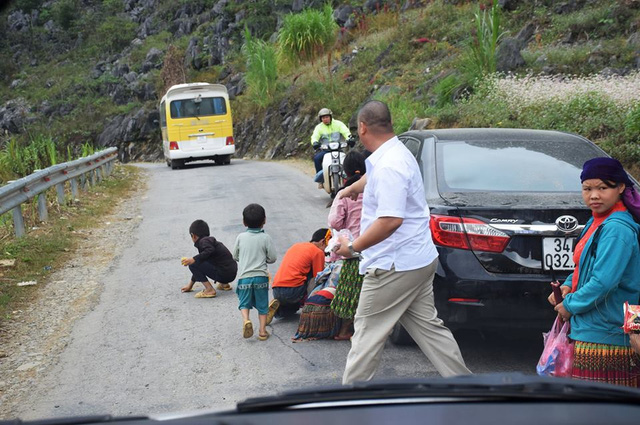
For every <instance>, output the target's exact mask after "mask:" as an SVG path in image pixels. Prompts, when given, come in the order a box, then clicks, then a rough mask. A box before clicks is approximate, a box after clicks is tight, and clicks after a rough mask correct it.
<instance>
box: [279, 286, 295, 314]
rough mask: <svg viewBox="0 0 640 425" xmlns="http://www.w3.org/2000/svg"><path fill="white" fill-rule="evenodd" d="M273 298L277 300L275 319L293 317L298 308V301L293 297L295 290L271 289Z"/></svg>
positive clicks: (284, 288) (285, 288)
mask: <svg viewBox="0 0 640 425" xmlns="http://www.w3.org/2000/svg"><path fill="white" fill-rule="evenodd" d="M273 298H275V299H277V300H278V304H279V307H278V309H277V310H276V312H275V317H277V318H285V317H290V316H293V315H294V314H295V313H296V311H298V309H299V308H300V300H299V299H298V298H297V295H295V288H287V287H277V288H273Z"/></svg>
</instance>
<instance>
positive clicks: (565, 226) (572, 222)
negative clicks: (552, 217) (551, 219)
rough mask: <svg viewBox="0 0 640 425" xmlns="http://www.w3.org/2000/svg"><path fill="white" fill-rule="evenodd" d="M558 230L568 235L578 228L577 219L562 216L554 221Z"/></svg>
mask: <svg viewBox="0 0 640 425" xmlns="http://www.w3.org/2000/svg"><path fill="white" fill-rule="evenodd" d="M556 227H557V228H558V230H560V231H562V232H565V233H569V232H573V231H574V230H576V229H577V228H578V219H577V218H575V217H573V216H571V215H563V216H560V217H558V219H557V220H556Z"/></svg>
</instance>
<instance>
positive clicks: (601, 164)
mask: <svg viewBox="0 0 640 425" xmlns="http://www.w3.org/2000/svg"><path fill="white" fill-rule="evenodd" d="M589 179H600V180H609V181H612V182H615V183H624V184H625V185H626V186H633V183H632V182H631V179H629V176H628V175H627V172H626V171H624V168H622V164H620V161H618V160H617V159H613V158H605V157H602V158H593V159H590V160H588V161H587V162H585V163H584V165H583V166H582V173H581V174H580V181H585V180H589Z"/></svg>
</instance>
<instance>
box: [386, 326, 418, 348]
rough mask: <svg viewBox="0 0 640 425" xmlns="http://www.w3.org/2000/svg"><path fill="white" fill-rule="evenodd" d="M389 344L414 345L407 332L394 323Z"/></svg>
mask: <svg viewBox="0 0 640 425" xmlns="http://www.w3.org/2000/svg"><path fill="white" fill-rule="evenodd" d="M390 339H391V342H392V343H394V344H395V345H414V344H415V342H414V341H413V338H411V335H409V332H407V331H406V330H405V329H404V327H403V326H402V325H401V324H400V323H396V325H395V326H394V327H393V330H392V331H391V336H390Z"/></svg>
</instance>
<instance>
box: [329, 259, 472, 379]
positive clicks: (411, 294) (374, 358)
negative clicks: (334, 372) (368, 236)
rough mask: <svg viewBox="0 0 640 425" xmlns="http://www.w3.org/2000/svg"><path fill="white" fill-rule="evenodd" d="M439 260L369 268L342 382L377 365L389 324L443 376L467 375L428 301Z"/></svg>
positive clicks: (453, 343)
mask: <svg viewBox="0 0 640 425" xmlns="http://www.w3.org/2000/svg"><path fill="white" fill-rule="evenodd" d="M437 264H438V260H437V259H436V260H435V261H434V262H433V263H431V264H429V265H428V266H426V267H423V268H420V269H416V270H410V271H403V272H398V271H395V270H394V269H391V270H390V271H386V270H381V269H368V270H367V273H366V274H365V277H364V281H363V283H362V292H361V293H360V301H359V303H358V309H357V310H356V315H355V318H354V328H355V333H354V334H353V338H352V341H351V350H350V351H349V355H348V356H347V365H346V367H345V370H344V375H343V377H342V383H343V384H345V385H346V384H352V383H354V382H356V381H368V380H370V379H371V378H373V375H374V374H375V372H376V369H377V368H378V364H379V363H380V356H381V355H382V350H383V348H384V344H385V342H386V340H387V337H388V336H389V334H390V333H391V331H392V330H393V327H394V325H395V324H396V323H397V322H398V321H400V323H401V324H402V326H404V328H405V329H406V330H407V332H409V334H410V335H411V337H412V338H413V339H414V340H415V341H416V343H417V344H418V346H419V347H420V349H421V350H422V352H423V353H424V354H425V355H426V356H427V358H428V359H429V360H430V361H431V363H433V365H434V366H435V368H436V370H437V371H438V372H439V373H440V375H442V376H453V375H468V374H470V373H471V371H470V370H469V369H467V367H466V366H465V364H464V360H463V359H462V354H461V353H460V348H459V347H458V343H457V342H456V340H455V339H454V338H453V335H452V334H451V331H450V330H449V328H447V327H446V326H444V324H443V323H442V320H440V319H438V312H437V310H436V307H435V304H434V300H433V277H434V274H435V272H436V267H437Z"/></svg>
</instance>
